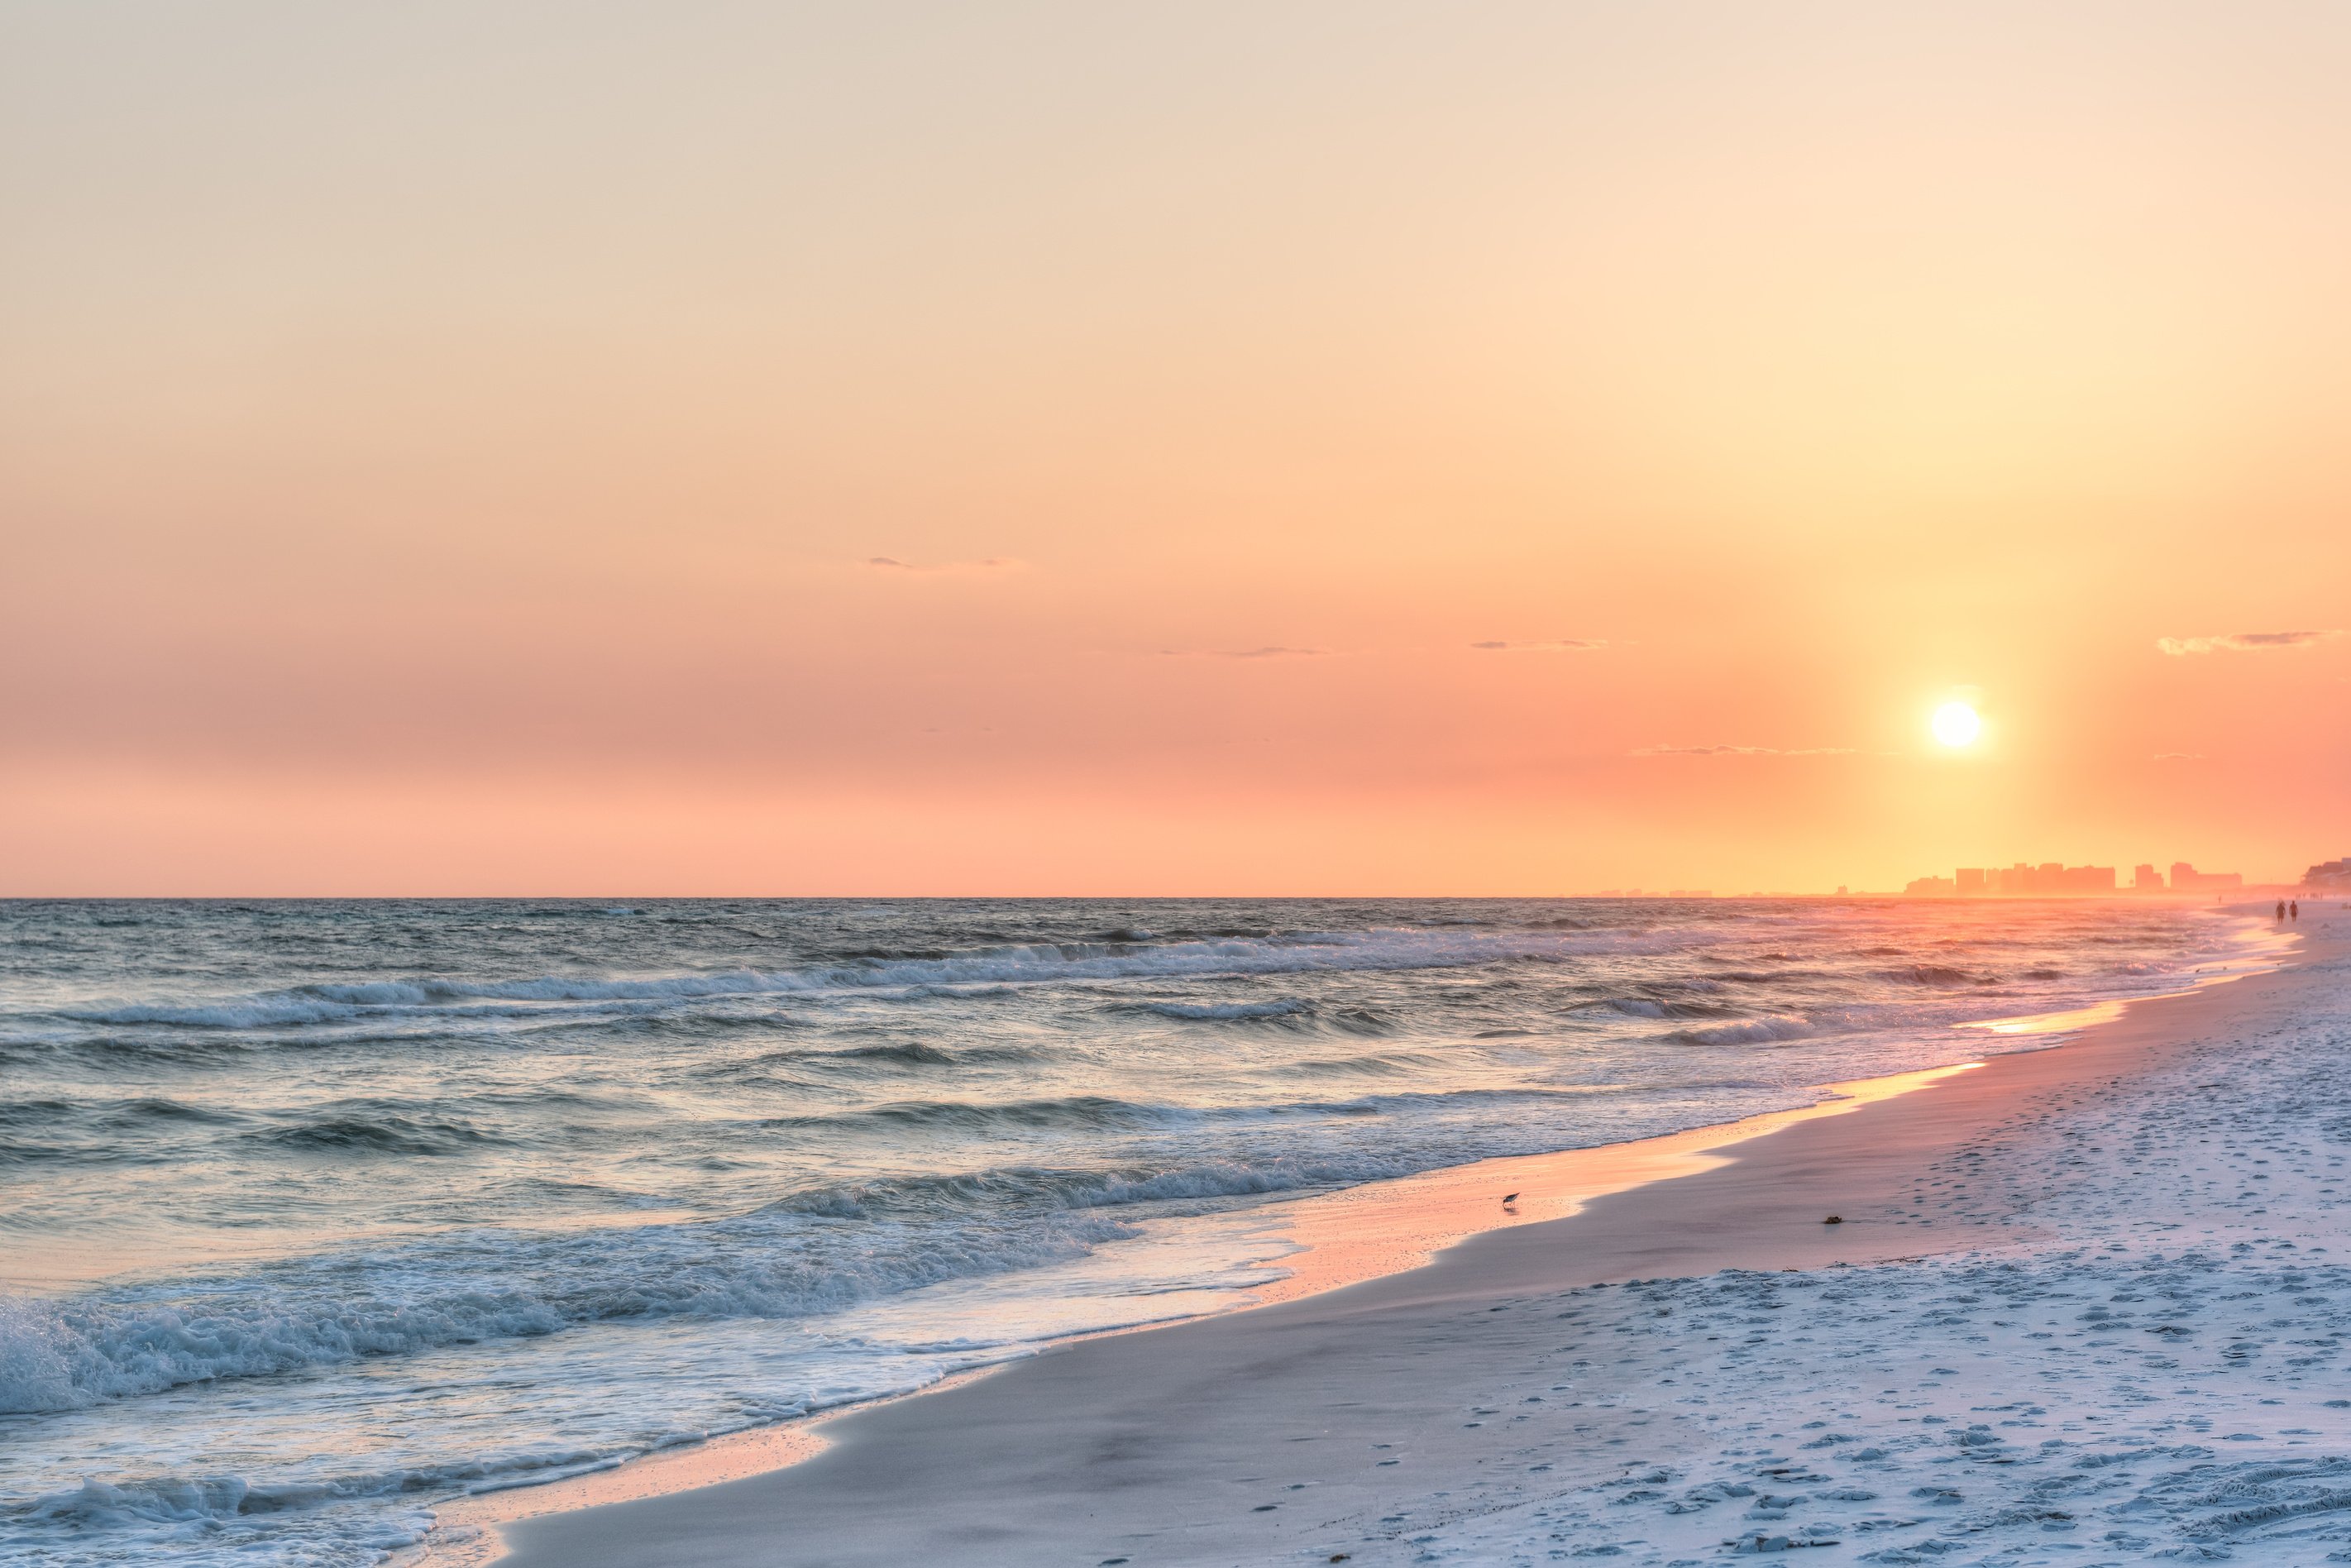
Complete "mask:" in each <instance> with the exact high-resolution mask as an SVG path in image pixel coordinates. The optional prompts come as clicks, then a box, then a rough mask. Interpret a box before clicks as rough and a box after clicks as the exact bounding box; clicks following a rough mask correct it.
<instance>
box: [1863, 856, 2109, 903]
mask: <svg viewBox="0 0 2351 1568" xmlns="http://www.w3.org/2000/svg"><path fill="white" fill-rule="evenodd" d="M2140 869H2141V870H2142V871H2145V872H2147V873H2150V874H2151V873H2153V872H2154V870H2155V868H2154V867H2153V866H2143V867H2141V868H2140ZM1928 883H1938V884H1940V885H1939V886H1928V885H1926V884H1928ZM1909 890H1910V891H1911V892H1913V893H1949V894H1956V895H1957V896H1959V897H1960V898H1992V897H1999V898H2062V897H2064V896H2066V895H2068V894H2072V895H2074V896H2083V895H2095V894H2104V893H2112V892H2114V891H2115V868H2114V867H2112V866H2110V865H2070V866H2069V865H2065V864H2063V863H2061V862H2057V861H2044V862H2042V863H2041V864H2039V865H2027V864H2025V863H2024V862H2022V861H2019V862H2016V863H2015V864H2014V865H2012V866H2008V867H2006V868H2002V867H1999V866H1991V867H1984V866H1961V867H1959V871H1958V872H1957V873H1955V874H1954V875H1953V876H1952V878H1951V880H1950V881H1949V882H1948V883H1946V882H1944V881H1943V879H1942V878H1941V877H1921V878H1920V879H1919V880H1918V881H1917V882H1914V883H1911V884H1910V889H1909Z"/></svg>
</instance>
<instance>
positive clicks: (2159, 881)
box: [2131, 865, 2163, 893]
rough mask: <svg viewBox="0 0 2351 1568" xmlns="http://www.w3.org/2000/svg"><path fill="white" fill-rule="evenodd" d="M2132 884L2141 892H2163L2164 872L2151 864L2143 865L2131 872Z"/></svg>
mask: <svg viewBox="0 0 2351 1568" xmlns="http://www.w3.org/2000/svg"><path fill="white" fill-rule="evenodd" d="M2131 885H2132V886H2133V887H2135V888H2137V889H2138V890H2139V891H2140V892H2141V893H2161V892H2162V891H2163V873H2161V872H2159V871H2158V870H2156V869H2155V868H2154V867H2153V866H2151V865H2143V866H2140V867H2138V868H2137V870H2135V871H2133V872H2132V873H2131Z"/></svg>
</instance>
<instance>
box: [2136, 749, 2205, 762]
mask: <svg viewBox="0 0 2351 1568" xmlns="http://www.w3.org/2000/svg"><path fill="white" fill-rule="evenodd" d="M2147 760H2148V761H2150V762H2201V761H2203V760H2204V754H2203V753H2202V752H2200V751H2158V752H2157V753H2156V754H2155V755H2154V756H2153V757H2151V758H2147Z"/></svg>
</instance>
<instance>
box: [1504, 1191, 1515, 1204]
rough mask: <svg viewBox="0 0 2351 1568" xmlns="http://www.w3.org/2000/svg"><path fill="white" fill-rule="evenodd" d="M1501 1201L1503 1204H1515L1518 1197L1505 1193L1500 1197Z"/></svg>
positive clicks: (1512, 1193) (1511, 1193)
mask: <svg viewBox="0 0 2351 1568" xmlns="http://www.w3.org/2000/svg"><path fill="white" fill-rule="evenodd" d="M1502 1201H1503V1202H1504V1203H1516V1202H1518V1201H1519V1195H1518V1194H1517V1193H1514V1192H1506V1193H1504V1194H1503V1195H1502Z"/></svg>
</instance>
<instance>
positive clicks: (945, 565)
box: [865, 555, 1020, 575]
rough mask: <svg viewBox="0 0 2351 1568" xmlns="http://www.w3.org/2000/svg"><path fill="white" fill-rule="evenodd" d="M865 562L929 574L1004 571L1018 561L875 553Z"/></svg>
mask: <svg viewBox="0 0 2351 1568" xmlns="http://www.w3.org/2000/svg"><path fill="white" fill-rule="evenodd" d="M865 564H866V565H867V566H870V567H872V569H873V570H876V571H906V572H917V573H922V574H924V575H929V574H931V573H935V572H944V571H1004V570H1008V569H1010V568H1012V567H1016V566H1019V564H1020V563H1019V561H1017V560H1014V559H1011V558H1010V557H1009V556H993V555H992V556H989V557H988V558H987V559H985V560H943V561H934V562H929V563H925V562H919V561H911V560H900V559H898V558H897V557H896V556H892V555H875V556H868V557H866V558H865Z"/></svg>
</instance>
